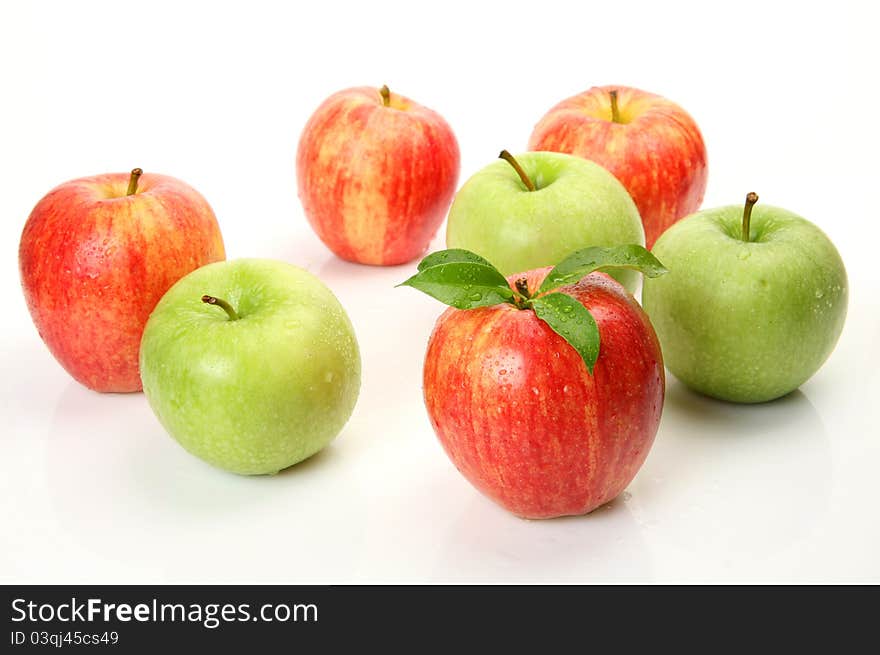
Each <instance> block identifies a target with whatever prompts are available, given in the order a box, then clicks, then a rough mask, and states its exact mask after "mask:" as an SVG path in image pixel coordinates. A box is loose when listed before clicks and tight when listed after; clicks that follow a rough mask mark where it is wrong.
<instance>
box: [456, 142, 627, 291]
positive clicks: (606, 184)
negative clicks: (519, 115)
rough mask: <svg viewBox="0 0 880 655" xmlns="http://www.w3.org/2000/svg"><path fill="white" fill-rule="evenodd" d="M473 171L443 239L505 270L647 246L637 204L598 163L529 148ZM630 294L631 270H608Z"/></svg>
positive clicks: (507, 273)
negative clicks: (593, 250)
mask: <svg viewBox="0 0 880 655" xmlns="http://www.w3.org/2000/svg"><path fill="white" fill-rule="evenodd" d="M500 157H501V159H504V160H506V161H496V162H494V163H492V164H489V165H488V166H486V167H485V168H483V169H482V170H480V171H478V172H477V173H475V174H474V175H473V176H472V177H471V178H470V179H469V180H468V181H467V182H465V184H464V185H463V186H462V187H461V189H460V190H459V191H458V193H457V194H456V196H455V199H454V200H453V202H452V207H451V208H450V210H449V217H448V222H447V228H446V245H447V246H448V247H449V248H463V249H465V250H470V251H471V252H475V253H477V254H478V255H481V256H483V257H485V258H486V259H488V260H489V261H491V262H492V263H493V264H494V265H495V267H496V268H497V269H498V270H499V271H501V272H502V273H503V274H504V275H512V274H514V273H517V272H519V271H528V270H531V269H535V268H541V267H543V266H552V265H554V264H556V263H557V262H560V261H562V260H563V259H565V258H566V257H567V256H568V255H570V254H571V253H572V252H574V251H576V250H580V249H582V248H587V247H589V246H622V245H627V244H632V243H635V244H639V245H642V246H644V245H645V232H644V228H643V227H642V220H641V218H640V217H639V210H638V209H637V208H636V205H635V203H634V202H633V199H632V198H631V197H630V195H629V193H627V191H626V189H625V188H624V187H623V185H622V184H621V183H620V182H618V181H617V178H615V177H614V176H613V175H612V174H611V173H609V172H608V171H607V170H605V169H604V168H602V167H601V166H599V165H598V164H596V163H594V162H591V161H588V160H586V159H582V158H580V157H575V156H573V155H566V154H561V153H557V152H527V153H524V154H521V155H517V156H516V157H513V156H511V155H510V154H509V153H508V152H507V151H506V150H505V151H502V153H501V156H500ZM609 275H612V276H613V277H615V278H616V279H617V280H618V281H619V282H621V283H622V284H623V285H624V286H625V287H626V288H627V289H629V290H630V291H631V292H632V291H634V290H635V288H636V285H637V284H638V281H639V279H640V275H639V274H638V272H637V271H631V270H625V269H616V270H613V271H609Z"/></svg>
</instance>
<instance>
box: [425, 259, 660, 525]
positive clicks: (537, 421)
mask: <svg viewBox="0 0 880 655" xmlns="http://www.w3.org/2000/svg"><path fill="white" fill-rule="evenodd" d="M549 271H550V269H549V268H544V269H537V270H533V271H530V272H528V273H525V274H520V275H515V276H512V277H510V278H508V279H509V280H510V281H513V280H515V279H520V278H522V277H524V276H525V277H526V279H527V283H528V289H529V293H531V294H534V293H535V290H537V289H538V287H539V286H540V285H541V282H542V281H543V279H544V278H545V277H546V275H547V273H548V272H549ZM560 291H561V292H563V293H566V294H569V295H571V296H573V297H574V298H575V299H576V300H577V301H579V302H580V303H581V304H582V305H583V306H584V307H586V308H587V309H588V310H589V311H590V313H591V314H592V315H593V318H594V319H595V321H596V324H597V326H598V328H599V335H600V339H601V348H600V350H599V356H598V359H597V360H596V363H595V367H594V369H593V374H592V375H590V373H589V372H588V370H587V367H586V366H585V364H584V361H583V360H582V358H581V356H580V355H579V354H578V352H577V351H576V350H575V349H574V348H573V347H572V346H571V345H570V344H569V343H567V342H566V341H565V340H564V339H563V338H562V337H561V336H560V335H559V334H557V333H556V332H555V331H554V330H552V329H551V328H550V327H549V326H548V324H547V323H545V322H543V321H541V320H539V319H538V317H537V316H536V314H535V312H533V311H529V310H526V311H523V310H519V309H517V308H516V307H515V306H513V305H511V304H499V305H493V306H490V307H479V308H476V309H468V310H459V309H448V310H447V311H446V312H445V313H444V314H443V315H442V316H441V317H440V319H439V320H438V322H437V325H436V327H435V328H434V331H433V333H432V335H431V339H430V341H429V344H428V350H427V354H426V356H425V368H424V393H425V404H426V406H427V409H428V414H429V415H430V418H431V423H432V425H433V426H434V430H435V432H436V433H437V436H438V438H439V440H440V442H441V444H442V445H443V447H444V449H445V450H446V453H447V454H448V455H449V457H450V458H451V459H452V462H453V463H454V464H455V466H456V468H458V470H459V471H461V473H462V474H464V476H465V477H466V478H467V479H468V480H469V481H470V482H471V484H473V485H474V486H475V487H476V488H477V489H478V490H480V491H481V492H482V493H483V494H485V495H486V496H488V497H489V498H491V499H492V500H494V501H495V502H497V503H498V504H500V505H501V506H503V507H505V508H506V509H508V510H509V511H511V512H513V513H514V514H516V515H518V516H522V517H525V518H550V517H555V516H563V515H571V514H575V515H577V514H586V513H587V512H590V511H592V510H593V509H595V508H597V507H599V506H600V505H602V504H604V503H607V502H608V501H610V500H612V499H613V498H614V497H615V496H617V495H618V494H619V493H620V492H621V491H623V490H624V489H625V488H626V486H627V485H628V484H629V483H630V481H631V480H632V479H633V477H634V476H635V474H636V472H637V471H638V470H639V468H640V467H641V465H642V463H643V462H644V460H645V457H647V455H648V451H649V449H650V447H651V444H652V443H653V441H654V436H655V434H656V432H657V428H658V425H659V423H660V413H661V411H662V407H663V396H664V391H665V378H664V370H663V359H662V356H661V353H660V347H659V345H658V342H657V337H656V335H655V334H654V329H653V328H652V326H651V323H650V322H649V320H648V318H647V316H646V315H645V313H644V312H643V311H642V309H641V308H640V307H639V305H638V303H636V301H635V300H634V299H633V297H632V296H631V295H630V294H629V293H628V292H627V291H626V289H625V288H624V287H623V286H622V285H620V284H619V283H618V282H616V281H615V280H614V279H613V278H611V277H609V276H608V275H606V274H605V273H599V272H597V273H591V274H590V275H588V276H587V277H585V278H583V279H582V280H581V281H580V282H577V283H575V284H570V285H568V286H564V287H562V288H561V289H560Z"/></svg>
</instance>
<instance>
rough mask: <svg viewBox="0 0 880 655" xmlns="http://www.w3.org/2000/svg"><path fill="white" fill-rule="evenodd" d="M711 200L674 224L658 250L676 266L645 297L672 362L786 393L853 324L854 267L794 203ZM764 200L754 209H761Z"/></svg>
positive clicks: (736, 387) (709, 388) (707, 381)
mask: <svg viewBox="0 0 880 655" xmlns="http://www.w3.org/2000/svg"><path fill="white" fill-rule="evenodd" d="M757 200H758V197H757V195H755V194H753V193H750V194H749V195H748V196H747V199H746V204H745V209H744V208H743V206H742V205H734V206H728V207H719V208H716V209H707V210H703V211H700V212H697V213H695V214H692V215H690V216H688V217H686V218H685V219H683V220H682V221H680V222H678V223H676V224H675V225H673V226H672V227H671V228H669V230H667V231H666V232H665V233H664V234H663V235H662V236H661V237H660V238H659V239H658V240H657V243H656V244H654V248H653V253H654V255H656V256H657V257H658V258H659V259H660V260H661V261H662V262H663V263H664V265H665V266H666V267H667V268H668V269H669V273H668V274H667V275H665V276H664V277H663V278H657V279H646V280H645V284H644V288H643V290H642V303H643V305H644V308H645V310H646V311H647V312H648V315H649V316H650V318H651V322H652V323H653V324H654V329H655V330H656V332H657V336H658V337H659V339H660V345H661V346H662V349H663V359H664V361H665V363H666V367H667V368H668V369H669V371H670V372H671V373H672V374H673V375H675V377H677V378H678V379H679V380H681V381H682V382H684V384H686V385H687V386H688V387H691V388H692V389H694V390H696V391H699V392H701V393H703V394H706V395H708V396H712V397H715V398H720V399H722V400H728V401H732V402H740V403H759V402H765V401H769V400H773V399H774V398H779V397H780V396H784V395H785V394H787V393H789V392H791V391H794V390H795V389H797V388H798V387H799V386H801V385H802V384H803V383H804V382H806V381H807V380H808V379H809V378H810V377H811V376H812V375H813V374H814V373H815V372H816V371H818V370H819V368H820V367H821V366H822V364H823V363H824V362H825V360H826V359H827V358H828V356H829V355H830V354H831V351H832V350H833V349H834V346H835V344H836V343H837V339H838V337H839V336H840V333H841V330H842V329H843V324H844V320H845V318H846V306H847V278H846V270H845V268H844V265H843V261H842V260H841V258H840V254H839V253H838V252H837V249H836V248H835V247H834V244H832V243H831V240H830V239H829V238H828V237H827V236H826V235H825V234H824V233H823V232H822V231H821V230H820V229H819V228H818V227H816V226H815V225H814V224H813V223H811V222H809V221H807V220H806V219H804V218H801V217H800V216H798V215H796V214H793V213H792V212H790V211H787V210H785V209H780V208H778V207H770V206H766V205H755V203H756V202H757ZM753 207H754V209H753Z"/></svg>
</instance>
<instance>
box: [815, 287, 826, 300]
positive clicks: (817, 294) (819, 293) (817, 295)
mask: <svg viewBox="0 0 880 655" xmlns="http://www.w3.org/2000/svg"><path fill="white" fill-rule="evenodd" d="M824 295H825V293H824V292H823V291H822V289H816V298H821V297H822V296H824Z"/></svg>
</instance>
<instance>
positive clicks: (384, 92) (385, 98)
mask: <svg viewBox="0 0 880 655" xmlns="http://www.w3.org/2000/svg"><path fill="white" fill-rule="evenodd" d="M379 95H381V96H382V105H383V106H384V107H390V106H391V89H389V88H388V85H387V84H383V85H382V88H381V89H379Z"/></svg>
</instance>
